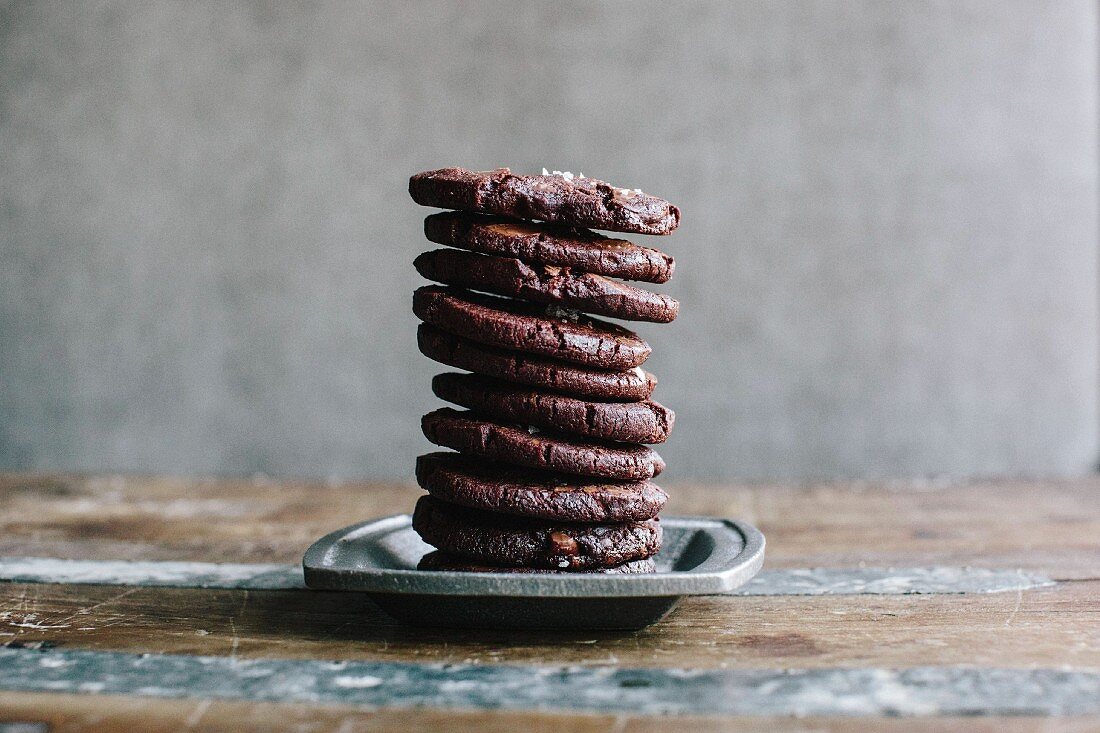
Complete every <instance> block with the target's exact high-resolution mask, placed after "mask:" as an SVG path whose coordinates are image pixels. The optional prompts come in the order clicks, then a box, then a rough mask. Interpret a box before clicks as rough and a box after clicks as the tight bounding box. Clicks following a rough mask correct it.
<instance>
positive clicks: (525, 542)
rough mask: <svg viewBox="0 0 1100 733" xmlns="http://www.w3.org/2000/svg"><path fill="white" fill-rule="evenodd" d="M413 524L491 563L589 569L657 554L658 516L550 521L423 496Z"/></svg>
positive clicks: (440, 543) (453, 550) (444, 544)
mask: <svg viewBox="0 0 1100 733" xmlns="http://www.w3.org/2000/svg"><path fill="white" fill-rule="evenodd" d="M412 526H413V529H414V530H416V532H417V534H419V535H420V537H421V538H422V539H423V540H424V541H425V542H427V543H428V544H429V545H431V546H432V547H435V548H436V549H437V550H444V551H446V552H448V553H450V554H452V555H459V556H461V557H465V558H469V559H471V560H474V561H476V562H479V563H484V564H486V565H510V566H516V567H532V568H549V569H551V570H588V569H592V568H609V567H614V566H616V565H622V564H624V563H628V562H630V561H632V560H641V559H642V558H646V557H650V556H652V555H656V554H657V551H658V550H660V549H661V523H660V522H659V521H658V520H657V519H647V520H644V521H640V522H622V523H619V524H576V523H566V522H546V521H540V520H534V519H526V518H523V517H511V516H507V515H504V514H493V513H491V512H484V511H479V510H477V509H468V508H466V507H460V506H455V505H454V504H447V503H445V502H442V501H440V500H438V499H435V498H433V497H431V496H422V497H420V500H419V501H417V502H416V509H415V510H414V511H413V520H412Z"/></svg>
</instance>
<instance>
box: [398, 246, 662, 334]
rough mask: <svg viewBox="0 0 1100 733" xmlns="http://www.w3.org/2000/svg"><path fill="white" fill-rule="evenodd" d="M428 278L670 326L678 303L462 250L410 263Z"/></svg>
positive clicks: (565, 271)
mask: <svg viewBox="0 0 1100 733" xmlns="http://www.w3.org/2000/svg"><path fill="white" fill-rule="evenodd" d="M413 266H414V267H415V268H416V271H417V272H419V273H420V274H421V275H423V276H424V277H425V278H427V279H428V280H435V281H436V282H441V283H445V284H447V285H456V286H458V287H460V288H469V289H471V290H482V291H484V292H487V293H495V294H497V295H507V296H510V297H513V298H521V299H523V300H529V301H531V302H533V303H542V304H544V305H551V304H554V305H560V306H565V307H568V308H575V309H577V310H580V311H584V312H585V313H595V314H597V315H601V316H610V317H612V318H622V319H623V320H627V321H652V322H654V323H670V322H672V321H673V320H675V319H676V314H677V313H678V312H679V311H680V304H679V303H678V302H676V300H675V299H674V298H671V297H669V296H667V295H662V294H661V293H651V292H650V291H648V290H642V289H641V288H636V287H634V286H633V285H627V284H626V283H622V282H619V281H617V280H609V279H607V278H606V277H604V276H602V275H593V274H591V273H587V272H575V271H573V270H571V269H569V268H567V267H565V268H563V267H557V266H555V265H529V264H527V263H526V262H522V261H520V260H517V259H516V258H515V257H496V256H494V255H483V254H478V253H477V252H466V251H463V250H460V249H437V250H434V251H432V252H425V253H424V254H422V255H420V256H419V257H417V258H416V259H415V260H414V261H413Z"/></svg>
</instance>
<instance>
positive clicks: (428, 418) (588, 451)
mask: <svg viewBox="0 0 1100 733" xmlns="http://www.w3.org/2000/svg"><path fill="white" fill-rule="evenodd" d="M420 426H421V429H422V430H423V431H424V436H425V437H426V438H427V439H428V440H430V441H432V442H433V443H435V444H436V445H441V446H444V447H446V448H453V449H454V450H457V451H461V452H462V453H466V454H468V455H473V456H481V457H482V458H488V459H490V460H493V461H500V462H501V463H509V464H513V465H516V466H527V467H529V468H541V469H545V470H548V471H558V472H560V473H569V474H577V475H580V476H597V477H600V478H610V479H618V480H622V481H636V480H639V479H648V478H653V477H654V476H656V475H658V474H659V473H661V471H663V470H664V469H665V462H664V461H663V460H662V459H661V457H660V456H659V455H657V452H656V451H655V450H653V449H652V448H648V447H646V446H644V445H629V444H617V443H604V442H597V441H586V440H582V439H578V438H570V437H567V436H561V435H558V434H556V433H549V432H538V431H537V430H535V429H534V428H530V429H528V428H523V427H518V426H514V425H501V424H500V423H495V422H490V421H488V420H485V419H484V418H481V417H478V416H477V415H475V414H473V413H471V412H459V411H458V410H452V409H450V408H448V407H444V408H441V409H439V410H435V411H434V412H429V413H428V414H427V415H425V416H424V417H422V418H421V419H420ZM532 430H535V432H531V431H532Z"/></svg>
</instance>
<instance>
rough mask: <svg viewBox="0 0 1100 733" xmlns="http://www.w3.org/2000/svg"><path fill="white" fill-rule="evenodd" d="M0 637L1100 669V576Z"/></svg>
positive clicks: (184, 645) (212, 646)
mask: <svg viewBox="0 0 1100 733" xmlns="http://www.w3.org/2000/svg"><path fill="white" fill-rule="evenodd" d="M0 593H2V594H3V595H2V596H0V609H2V610H0V633H2V634H8V635H9V636H3V637H0V643H3V641H4V640H5V639H6V640H18V641H20V642H22V643H34V642H49V643H53V644H59V645H62V646H64V647H65V648H81V649H103V650H123V651H133V652H170V653H180V654H211V655H219V654H235V655H238V656H241V657H264V658H279V657H296V658H308V659H361V660H368V659H378V660H386V661H400V662H404V661H408V662H450V663H467V662H476V663H501V662H503V663H515V664H538V665H544V664H585V665H599V664H620V665H623V666H628V667H652V666H656V667H695V668H711V667H717V668H734V669H736V668H773V667H779V668H784V667H799V668H819V667H835V666H844V667H857V666H885V667H898V666H900V667H904V666H912V665H951V664H980V665H985V666H998V667H1061V666H1063V665H1072V666H1074V667H1079V668H1093V669H1100V581H1079V582H1073V583H1063V584H1060V585H1058V586H1055V587H1053V588H1042V589H1036V590H1032V591H1022V592H1020V593H1014V592H1010V593H992V594H978V595H921V596H835V597H814V596H809V597H801V596H794V597H784V596H756V597H736V596H735V597H707V598H695V599H689V600H686V601H685V602H684V603H683V604H682V605H681V607H680V608H679V609H677V610H676V611H675V612H674V613H673V614H672V615H671V616H670V617H669V618H668V619H666V620H665V621H664V622H662V623H660V624H658V625H656V626H652V627H650V628H648V629H643V630H641V631H638V632H634V633H622V632H592V631H587V632H585V631H582V632H552V633H551V632H515V631H511V632H492V631H463V632H455V631H449V630H445V629H417V628H411V627H406V626H402V625H400V624H398V623H397V622H395V621H392V620H390V619H389V618H388V617H387V616H385V615H384V614H382V612H381V611H379V610H378V609H377V608H376V607H374V606H373V605H372V604H371V603H370V602H369V601H366V600H363V599H360V598H358V597H357V596H355V595H354V594H347V593H317V592H312V591H227V590H198V589H174V588H119V587H104V586H65V585H37V584H36V585H24V584H18V583H15V584H9V585H0Z"/></svg>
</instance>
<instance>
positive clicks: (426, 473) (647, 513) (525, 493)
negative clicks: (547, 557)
mask: <svg viewBox="0 0 1100 733" xmlns="http://www.w3.org/2000/svg"><path fill="white" fill-rule="evenodd" d="M416 482H417V483H418V484H420V488H422V489H424V490H425V491H427V492H428V493H429V494H431V495H432V496H434V497H436V498H437V499H440V500H442V501H445V502H448V503H450V504H460V505H462V506H467V507H471V508H473V509H483V510H485V511H490V512H497V513H498V514H513V515H517V516H523V517H538V518H541V519H550V520H558V521H562V522H627V521H638V520H643V519H651V518H653V517H655V516H657V515H658V514H659V513H660V512H661V508H662V507H663V506H664V505H665V502H666V501H668V494H666V493H665V492H664V491H662V490H661V488H660V487H659V486H657V485H656V484H653V483H650V482H649V481H615V482H611V481H593V480H591V479H589V480H587V481H586V480H584V479H578V478H577V477H576V476H572V477H571V476H564V475H555V474H552V473H546V472H543V471H533V470H531V469H524V468H515V467H513V466H505V465H502V464H499V463H491V462H489V461H486V460H484V459H480V458H469V457H466V456H463V455H461V454H459V453H429V454H427V455H423V456H420V457H419V458H417V459H416Z"/></svg>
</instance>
